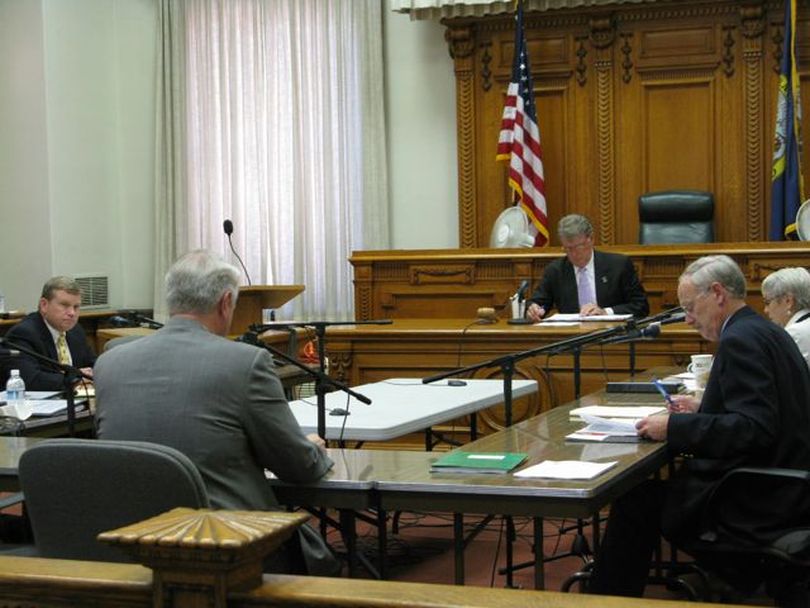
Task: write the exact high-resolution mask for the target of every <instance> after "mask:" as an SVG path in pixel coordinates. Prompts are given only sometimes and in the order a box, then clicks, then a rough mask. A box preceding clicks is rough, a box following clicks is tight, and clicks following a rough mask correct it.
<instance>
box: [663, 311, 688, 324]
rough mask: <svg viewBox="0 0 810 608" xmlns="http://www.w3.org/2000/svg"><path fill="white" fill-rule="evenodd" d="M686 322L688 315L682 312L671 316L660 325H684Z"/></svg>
mask: <svg viewBox="0 0 810 608" xmlns="http://www.w3.org/2000/svg"><path fill="white" fill-rule="evenodd" d="M685 320H686V313H685V312H683V311H681V312H676V313H675V314H673V315H670V316H669V317H667V318H666V319H661V321H659V323H660V324H661V325H669V324H670V323H683V322H684V321H685Z"/></svg>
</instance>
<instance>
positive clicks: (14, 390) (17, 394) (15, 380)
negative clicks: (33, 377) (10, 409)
mask: <svg viewBox="0 0 810 608" xmlns="http://www.w3.org/2000/svg"><path fill="white" fill-rule="evenodd" d="M6 403H7V404H8V405H14V406H22V405H24V403H25V382H23V379H22V378H20V370H18V369H13V370H11V376H9V378H8V382H6Z"/></svg>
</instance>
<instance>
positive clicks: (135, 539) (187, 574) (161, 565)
mask: <svg viewBox="0 0 810 608" xmlns="http://www.w3.org/2000/svg"><path fill="white" fill-rule="evenodd" d="M306 518H307V516H305V515H298V514H292V513H275V512H244V511H242V512H239V511H210V510H196V511H195V510H192V509H175V510H173V511H170V512H168V513H164V514H162V515H159V516H157V517H154V518H152V519H149V520H147V521H144V522H140V523H137V524H134V525H132V526H127V527H125V528H120V529H118V530H113V531H111V532H105V533H103V534H101V535H100V536H99V539H100V540H102V541H103V542H108V543H111V544H114V545H118V546H120V547H121V548H122V549H123V550H125V551H128V552H129V553H130V554H131V555H132V556H133V557H135V558H136V559H137V560H138V561H140V562H141V563H142V564H143V565H137V564H112V563H101V562H83V561H71V560H57V559H42V558H30V557H0V607H11V606H15V607H16V606H26V607H31V608H40V607H41V608H44V607H47V608H62V607H68V606H70V607H75V606H111V607H115V608H130V607H132V608H135V607H138V608H142V607H153V608H192V607H193V608H198V607H202V606H206V607H212V608H224V607H225V606H228V607H233V608H242V607H248V606H253V607H256V606H266V607H269V606H330V607H335V608H337V607H347V608H348V607H350V606H351V607H356V606H365V607H369V608H394V607H397V608H401V607H402V606H413V607H415V608H422V607H424V608H428V607H431V608H442V607H448V608H449V607H456V606H472V607H475V606H498V607H502V608H512V607H518V606H520V607H526V606H543V607H544V608H551V607H559V608H569V607H570V608H574V607H575V606H576V607H577V608H596V607H597V606H598V607H600V608H620V607H621V608H642V607H647V608H652V607H656V606H661V607H662V608H663V607H666V608H687V606H688V608H700V607H701V606H702V607H704V608H708V604H699V603H692V602H690V603H688V604H687V603H686V602H672V601H666V602H663V601H658V600H629V599H626V598H606V597H599V596H583V595H580V594H563V593H553V592H541V591H525V590H510V589H486V588H477V587H454V586H450V585H429V584H418V583H395V582H381V581H367V580H357V579H335V578H319V577H305V576H286V575H262V573H261V564H262V559H263V558H264V557H265V556H266V555H267V554H268V553H270V552H272V551H274V550H276V549H277V548H278V547H279V546H280V545H281V543H283V542H284V541H285V540H286V539H287V538H289V537H290V535H291V534H292V533H293V531H294V530H295V528H296V527H297V526H299V525H301V524H302V523H303V521H304V520H306Z"/></svg>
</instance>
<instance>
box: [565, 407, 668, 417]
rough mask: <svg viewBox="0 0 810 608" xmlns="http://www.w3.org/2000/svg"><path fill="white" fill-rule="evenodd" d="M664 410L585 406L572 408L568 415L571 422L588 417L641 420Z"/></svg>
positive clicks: (655, 408) (662, 408)
mask: <svg viewBox="0 0 810 608" xmlns="http://www.w3.org/2000/svg"><path fill="white" fill-rule="evenodd" d="M666 410H667V408H666V407H665V406H663V405H586V406H584V407H577V408H574V409H573V410H571V412H570V413H569V415H570V417H571V419H572V420H585V419H586V417H588V416H596V417H598V418H624V419H627V420H641V419H642V418H646V417H647V416H652V415H654V414H660V413H662V412H665V411H666Z"/></svg>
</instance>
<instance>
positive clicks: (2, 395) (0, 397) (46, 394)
mask: <svg viewBox="0 0 810 608" xmlns="http://www.w3.org/2000/svg"><path fill="white" fill-rule="evenodd" d="M60 392H62V391H25V398H26V399H34V400H35V401H36V400H40V399H50V398H51V397H55V396H56V395H58V394H59V393H60ZM5 402H6V391H0V403H3V404H5Z"/></svg>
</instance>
